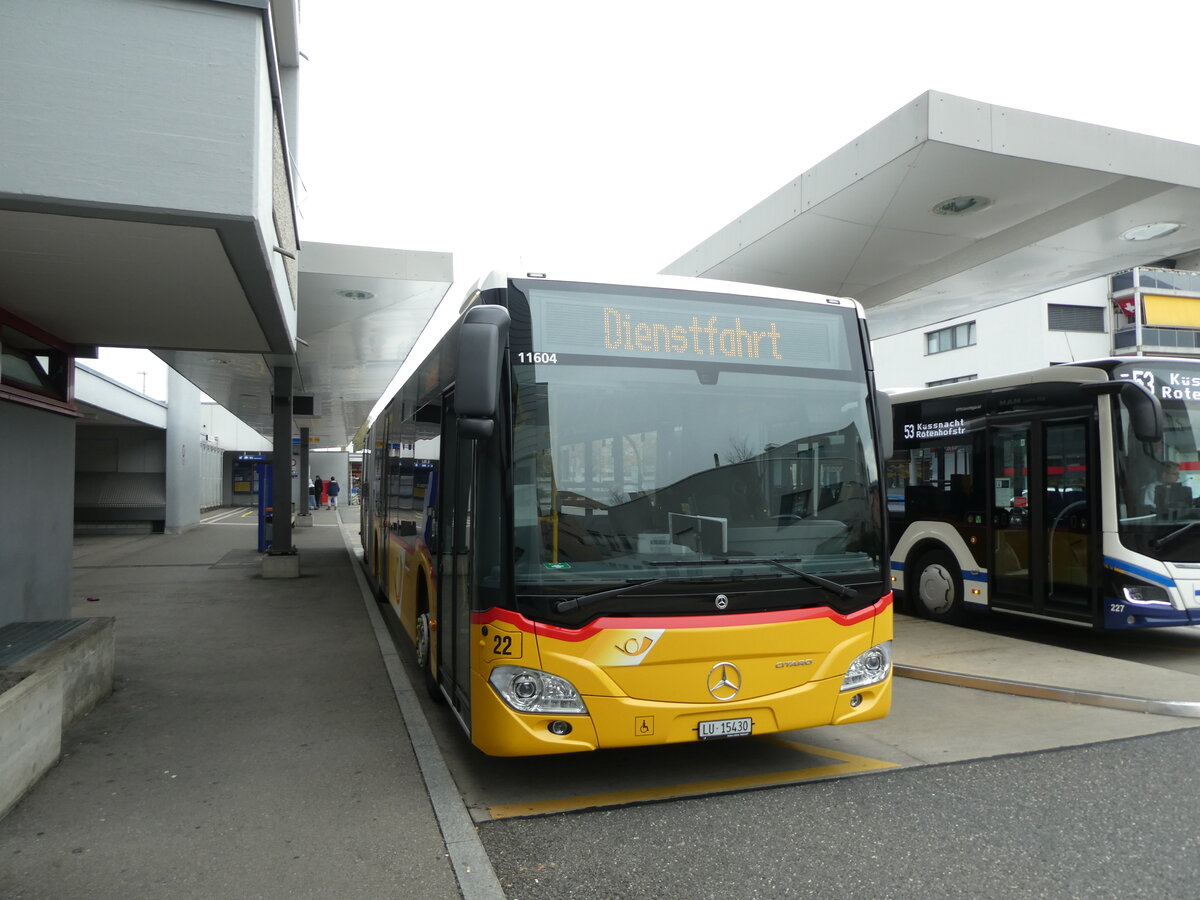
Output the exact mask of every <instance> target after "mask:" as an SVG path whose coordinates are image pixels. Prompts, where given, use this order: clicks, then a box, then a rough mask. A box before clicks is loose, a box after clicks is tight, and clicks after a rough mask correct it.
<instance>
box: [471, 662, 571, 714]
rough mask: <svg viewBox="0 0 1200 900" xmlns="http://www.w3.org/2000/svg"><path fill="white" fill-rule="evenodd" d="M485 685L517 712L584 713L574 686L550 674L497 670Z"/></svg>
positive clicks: (510, 668)
mask: <svg viewBox="0 0 1200 900" xmlns="http://www.w3.org/2000/svg"><path fill="white" fill-rule="evenodd" d="M488 683H489V684H490V685H491V686H492V687H493V688H495V689H496V693H497V694H499V695H500V699H501V700H503V701H504V702H505V703H507V704H508V705H509V706H511V707H512V708H513V709H515V710H516V711H517V712H528V713H560V714H576V715H583V714H586V713H587V707H586V706H584V705H583V698H582V697H580V696H579V691H577V690H575V686H574V685H572V684H571V682H569V681H567V680H566V679H565V678H559V677H558V676H557V675H551V674H550V673H549V672H542V671H539V670H538V669H527V668H525V667H524V666H496V668H494V669H492V674H491V675H489V676H488Z"/></svg>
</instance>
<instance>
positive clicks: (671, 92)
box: [296, 0, 1200, 277]
mask: <svg viewBox="0 0 1200 900" xmlns="http://www.w3.org/2000/svg"><path fill="white" fill-rule="evenodd" d="M1198 26H1200V3H1198V2H1196V0H1186V2H1185V0H1158V2H1156V0H1149V2H1141V3H1136V4H1130V3H1115V2H1107V0H1098V2H1092V3H1083V2H1074V0H1041V2H1036V3H1033V2H1025V0H1016V2H1013V0H1006V2H1004V3H999V2H996V3H970V2H962V0H958V2H920V0H915V2H909V3H894V2H854V0H847V2H842V3H815V2H808V0H792V2H756V0H727V2H705V0H688V2H677V0H636V2H626V0H611V2H607V3H582V2H570V0H559V2H533V0H528V2H526V0H507V2H467V0H463V2H455V0H439V2H399V0H302V3H301V49H302V50H303V52H304V54H305V55H306V57H307V62H304V63H303V64H302V70H301V87H300V91H301V106H300V123H299V130H300V139H299V141H298V146H297V148H296V150H297V153H298V157H299V171H300V176H301V179H302V182H303V187H302V193H301V199H300V210H301V216H302V219H301V237H302V238H303V239H307V240H315V241H331V242H338V243H360V244H368V245H374V246H387V247H396V248H402V249H413V250H448V251H452V252H454V253H455V256H456V261H457V266H456V268H457V272H456V274H457V275H458V276H459V277H473V276H474V275H476V274H478V273H479V269H481V268H488V267H491V266H492V265H504V264H507V263H510V262H515V261H517V259H518V258H519V259H520V260H521V261H522V263H523V264H526V265H529V266H536V267H539V268H541V267H548V266H549V265H551V264H559V263H561V264H564V265H572V264H576V263H587V264H588V266H589V268H591V267H592V264H596V265H599V266H601V267H605V266H608V265H615V266H617V267H618V268H619V269H620V270H623V271H624V270H634V271H637V270H644V271H647V272H656V271H658V270H660V269H661V268H663V267H664V266H665V265H667V264H668V263H670V262H672V261H673V260H675V259H676V258H677V257H679V256H681V255H682V254H683V253H684V252H686V251H687V250H689V249H691V248H692V247H693V246H695V245H696V244H697V243H699V242H700V241H702V240H703V239H704V238H706V237H707V236H708V235H710V234H712V233H713V232H714V231H716V230H717V229H718V228H720V227H722V226H723V225H725V224H726V223H728V222H729V221H730V220H731V219H733V218H735V217H736V216H737V215H738V214H740V213H742V212H744V211H745V210H746V209H748V208H750V207H751V206H753V205H754V204H756V203H757V202H758V201H760V200H762V199H763V198H764V197H766V196H767V195H769V194H771V193H773V192H774V191H775V190H776V189H778V188H780V187H782V186H783V185H784V184H785V183H787V182H788V181H790V180H792V179H793V178H795V177H796V176H798V175H799V174H801V173H802V172H804V171H805V170H807V169H809V168H810V167H812V166H813V165H815V164H816V163H818V162H820V161H821V160H822V159H824V158H825V157H826V156H828V155H829V154H830V153H832V152H833V151H835V150H836V149H838V148H839V147H841V146H843V145H844V144H846V143H847V142H849V141H851V140H853V139H854V138H855V137H857V136H858V135H860V134H861V133H862V132H864V131H866V130H867V129H869V128H870V127H871V126H872V125H874V124H875V123H877V122H878V121H880V120H881V119H883V118H884V117H886V116H888V115H890V114H891V113H892V112H894V111H896V110H897V109H899V108H900V107H902V106H904V105H905V104H906V103H908V102H909V101H911V100H913V99H914V98H916V97H917V96H918V95H920V94H921V93H923V92H924V91H926V90H930V89H933V90H939V91H945V92H947V93H951V94H958V95H960V96H964V97H968V98H971V99H975V100H981V101H985V102H989V103H995V104H999V105H1003V106H1012V107H1016V108H1019V109H1026V110H1031V111H1035V112H1041V113H1047V114H1051V115H1057V116H1063V117H1066V118H1071V119H1077V120H1082V121H1087V122H1093V123H1097V124H1103V125H1108V126H1112V127H1117V128H1123V129H1126V130H1129V131H1139V132H1143V133H1146V134H1152V135H1155V136H1158V137H1166V138H1172V139H1176V140H1182V141H1187V142H1189V143H1195V144H1200V111H1198V110H1197V109H1196V107H1195V96H1194V87H1195V84H1196V74H1195V73H1196V66H1197V63H1196V56H1195V53H1194V52H1193V51H1192V49H1191V48H1192V47H1193V46H1194V41H1195V39H1196V36H1197V35H1198V34H1200V27H1198Z"/></svg>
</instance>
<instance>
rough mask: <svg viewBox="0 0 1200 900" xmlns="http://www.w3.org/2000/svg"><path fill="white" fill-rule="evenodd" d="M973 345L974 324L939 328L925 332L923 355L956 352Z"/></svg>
mask: <svg viewBox="0 0 1200 900" xmlns="http://www.w3.org/2000/svg"><path fill="white" fill-rule="evenodd" d="M974 345H975V323H974V322H963V323H962V324H961V325H951V326H950V327H949V328H939V329H938V330H937V331H927V332H925V354H926V355H927V356H932V355H933V354H934V353H945V352H946V351H947V350H957V349H959V348H960V347H973V346H974Z"/></svg>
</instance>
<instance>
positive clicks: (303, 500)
mask: <svg viewBox="0 0 1200 900" xmlns="http://www.w3.org/2000/svg"><path fill="white" fill-rule="evenodd" d="M310 480H311V479H310V478H309V467H308V426H301V428H300V491H299V495H298V496H297V497H296V507H297V509H296V527H297V528H311V527H312V525H313V518H314V517H313V514H312V510H311V509H309V505H308V504H309V500H308V483H309V481H310Z"/></svg>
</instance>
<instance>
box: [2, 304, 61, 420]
mask: <svg viewBox="0 0 1200 900" xmlns="http://www.w3.org/2000/svg"><path fill="white" fill-rule="evenodd" d="M74 366H75V360H74V358H73V357H72V355H71V353H70V352H69V350H68V348H67V347H66V346H65V345H63V344H61V343H59V342H58V341H57V340H55V339H54V338H52V337H51V336H49V335H47V334H45V333H43V332H41V331H40V330H38V329H37V328H34V327H33V326H31V325H29V324H27V323H25V322H22V321H21V320H19V319H17V318H16V317H15V316H12V315H9V314H8V313H6V312H4V310H0V398H3V399H5V400H10V401H13V402H16V403H25V404H29V405H31V406H40V407H43V408H46V409H61V410H64V411H72V412H73V410H74V404H73V399H74V398H73V396H72V395H73V392H74V374H75V372H74Z"/></svg>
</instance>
